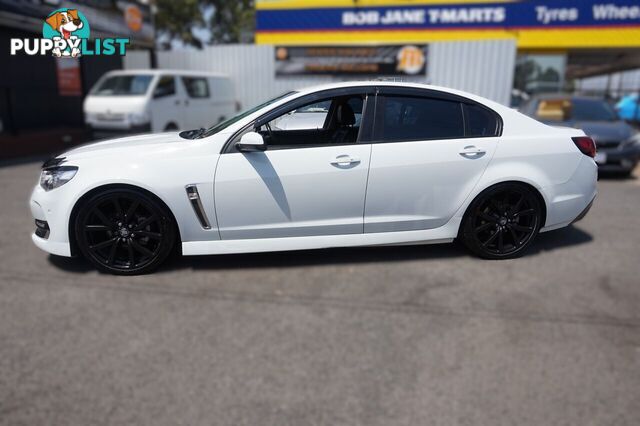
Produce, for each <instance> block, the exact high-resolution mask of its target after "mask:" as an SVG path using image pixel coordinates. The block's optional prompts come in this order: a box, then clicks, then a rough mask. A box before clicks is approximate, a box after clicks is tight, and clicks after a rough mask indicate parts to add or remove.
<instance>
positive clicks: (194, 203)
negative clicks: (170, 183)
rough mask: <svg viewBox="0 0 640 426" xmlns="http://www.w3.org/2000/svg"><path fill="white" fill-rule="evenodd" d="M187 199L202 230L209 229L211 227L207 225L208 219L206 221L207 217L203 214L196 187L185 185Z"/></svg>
mask: <svg viewBox="0 0 640 426" xmlns="http://www.w3.org/2000/svg"><path fill="white" fill-rule="evenodd" d="M186 190H187V198H188V199H189V202H190V203H191V207H193V212H194V213H195V214H196V217H197V218H198V221H199V222H200V225H202V227H203V228H204V229H211V225H210V224H209V219H207V215H206V213H205V212H204V208H203V207H202V201H200V194H198V187H197V186H196V185H187V186H186Z"/></svg>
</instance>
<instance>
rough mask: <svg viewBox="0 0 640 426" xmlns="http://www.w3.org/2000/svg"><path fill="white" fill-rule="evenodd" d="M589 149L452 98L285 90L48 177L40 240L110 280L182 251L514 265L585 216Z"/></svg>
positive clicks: (589, 194)
mask: <svg viewBox="0 0 640 426" xmlns="http://www.w3.org/2000/svg"><path fill="white" fill-rule="evenodd" d="M594 155H595V145H594V143H593V141H592V140H591V139H590V138H588V137H586V136H585V134H584V133H583V132H582V131H581V130H578V129H572V128H556V127H550V126H547V125H545V124H542V123H540V122H538V121H536V120H534V119H532V118H529V117H527V116H525V115H523V114H521V113H519V112H517V111H515V110H512V109H510V108H508V107H505V106H502V105H499V104H497V103H495V102H492V101H489V100H486V99H483V98H481V97H478V96H475V95H471V94H468V93H464V92H460V91H457V90H451V89H446V88H442V87H435V86H428V85H423V84H409V83H392V82H350V83H338V84H331V85H325V86H320V87H314V88H309V89H304V90H300V91H295V92H290V93H286V94H284V95H282V96H279V97H277V98H274V99H271V100H270V101H268V102H265V103H263V104H261V105H258V106H256V107H255V108H252V109H250V110H247V111H245V112H242V113H240V114H238V115H236V116H235V117H232V118H230V119H228V120H226V121H225V122H223V123H220V124H218V125H216V126H213V127H211V128H209V129H199V130H191V131H185V132H181V133H179V134H178V133H164V134H151V135H143V136H135V137H128V138H122V139H116V140H111V141H105V142H100V143H94V144H90V145H86V146H82V147H78V148H75V149H72V150H71V151H68V152H66V153H64V154H62V155H60V156H58V157H55V158H52V159H51V160H49V161H47V162H46V163H45V164H44V165H43V170H42V174H41V178H40V183H39V184H38V185H36V186H35V188H34V190H33V193H32V197H31V211H32V214H33V216H34V218H35V222H36V230H35V233H34V234H33V237H32V238H33V241H34V243H35V244H36V245H37V246H38V247H40V248H41V249H43V250H45V251H47V252H49V253H52V254H54V255H59V256H74V255H82V256H84V257H85V258H86V259H88V260H89V261H90V262H92V263H93V264H94V265H95V266H96V267H97V268H98V269H100V270H102V271H106V272H109V273H114V274H137V273H145V272H149V271H152V270H154V269H155V268H157V267H158V266H159V265H160V264H161V263H162V262H163V261H164V260H165V259H166V258H167V256H168V255H169V254H170V253H171V252H172V251H174V249H180V250H181V252H182V254H183V255H209V254H227V253H248V252H267V251H283V250H303V249H317V248H328V247H348V246H380V245H401V244H427V243H445V242H452V241H453V240H454V239H459V240H460V241H462V242H463V243H464V244H465V245H466V246H467V247H468V248H469V249H470V250H471V251H472V252H473V253H475V254H476V255H478V256H480V257H483V258H487V259H503V258H513V257H517V256H520V255H521V254H522V253H523V252H524V251H525V250H526V249H527V247H529V246H530V244H531V243H532V241H533V239H534V238H535V236H536V235H537V234H538V233H539V232H545V231H550V230H553V229H557V228H561V227H564V226H567V225H569V224H571V223H573V222H575V221H576V220H579V219H580V218H582V217H583V216H584V215H585V214H586V212H587V211H588V209H589V207H590V206H591V204H592V202H593V200H594V198H595V196H596V180H597V166H596V163H595V162H594V160H593V157H594Z"/></svg>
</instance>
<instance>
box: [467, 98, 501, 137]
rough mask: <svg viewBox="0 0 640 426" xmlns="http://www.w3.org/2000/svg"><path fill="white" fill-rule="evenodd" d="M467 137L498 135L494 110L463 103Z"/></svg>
mask: <svg viewBox="0 0 640 426" xmlns="http://www.w3.org/2000/svg"><path fill="white" fill-rule="evenodd" d="M464 109H465V123H466V125H467V132H466V136H467V137H472V138H478V137H483V136H484V137H490V136H498V130H499V129H498V119H497V118H496V115H495V113H494V112H492V111H490V110H488V109H487V108H483V107H481V106H479V105H468V104H465V105H464Z"/></svg>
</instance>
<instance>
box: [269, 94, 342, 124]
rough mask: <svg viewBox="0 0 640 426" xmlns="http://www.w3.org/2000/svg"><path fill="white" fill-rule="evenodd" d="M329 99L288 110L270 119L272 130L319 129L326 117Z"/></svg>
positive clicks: (329, 103)
mask: <svg viewBox="0 0 640 426" xmlns="http://www.w3.org/2000/svg"><path fill="white" fill-rule="evenodd" d="M330 106H331V101H323V102H316V103H313V104H309V105H305V106H303V107H301V108H297V109H295V110H293V111H290V112H288V113H286V114H284V115H281V116H280V117H278V118H276V119H275V120H272V121H271V122H270V123H269V125H270V126H271V129H272V130H310V129H321V128H322V126H324V122H325V120H326V119H327V114H328V113H329V107H330Z"/></svg>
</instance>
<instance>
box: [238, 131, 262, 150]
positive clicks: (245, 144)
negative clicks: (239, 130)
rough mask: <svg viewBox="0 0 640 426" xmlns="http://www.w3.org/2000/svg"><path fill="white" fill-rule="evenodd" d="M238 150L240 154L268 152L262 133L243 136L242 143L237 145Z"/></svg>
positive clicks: (250, 133)
mask: <svg viewBox="0 0 640 426" xmlns="http://www.w3.org/2000/svg"><path fill="white" fill-rule="evenodd" d="M236 149H237V150H238V151H240V152H259V151H266V150H267V144H265V143H264V139H263V138H262V135H261V134H260V133H256V132H249V133H245V134H244V135H242V138H240V142H238V143H237V144H236Z"/></svg>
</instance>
